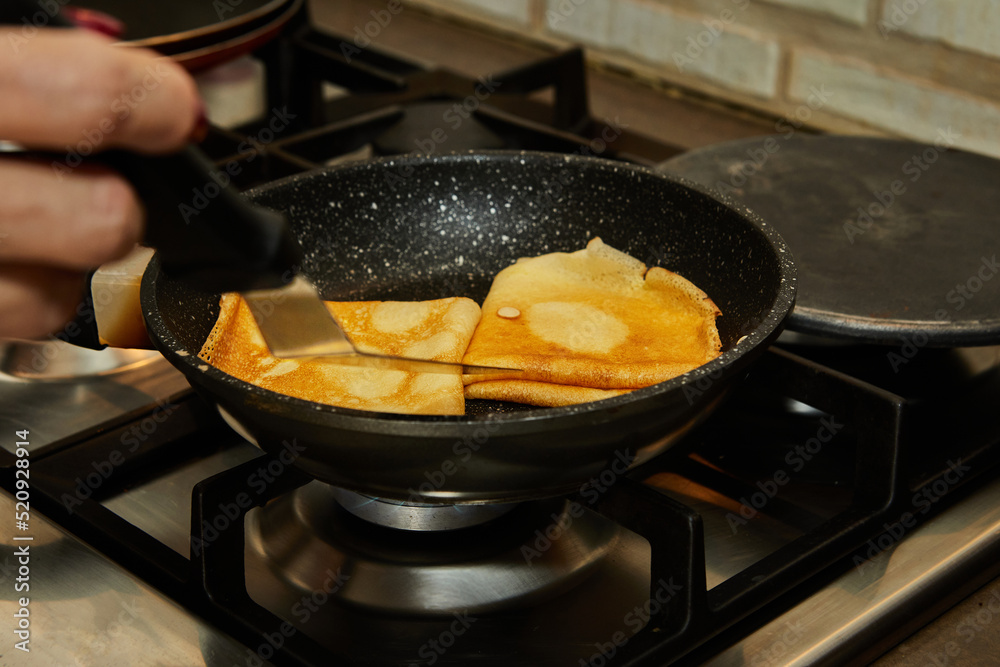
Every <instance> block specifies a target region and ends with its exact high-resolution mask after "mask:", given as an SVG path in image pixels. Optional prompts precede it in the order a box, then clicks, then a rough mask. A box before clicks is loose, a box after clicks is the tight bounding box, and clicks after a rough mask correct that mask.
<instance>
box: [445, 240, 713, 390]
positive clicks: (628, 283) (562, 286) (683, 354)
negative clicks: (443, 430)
mask: <svg viewBox="0 0 1000 667" xmlns="http://www.w3.org/2000/svg"><path fill="white" fill-rule="evenodd" d="M720 314H721V313H720V312H719V309H718V308H717V307H716V306H715V304H714V303H713V302H712V300H711V299H710V298H709V297H708V296H707V295H706V294H705V293H704V292H702V291H701V290H700V289H698V288H697V287H696V286H694V285H693V284H692V283H691V282H689V281H687V280H686V279H684V278H683V277H681V276H679V275H677V274H676V273H673V272H671V271H668V270H666V269H664V268H661V267H653V268H651V269H649V270H647V269H646V265H645V264H643V263H642V262H640V261H639V260H637V259H635V258H633V257H631V256H629V255H627V254H625V253H623V252H620V251H618V250H615V249H614V248H611V247H610V246H607V245H605V244H604V243H602V242H601V240H600V239H599V238H595V239H593V240H592V241H590V243H588V244H587V247H586V248H585V249H583V250H579V251H577V252H573V253H562V252H557V253H550V254H548V255H542V256H540V257H531V258H521V259H519V260H517V262H516V263H514V264H513V265H511V266H509V267H507V268H505V269H504V270H502V271H501V272H500V273H498V274H497V275H496V277H495V278H494V280H493V284H492V286H491V287H490V292H489V294H488V295H487V297H486V300H485V301H484V302H483V308H482V319H481V320H480V322H479V326H478V327H477V328H476V332H475V334H474V335H473V337H472V341H471V343H470V344H469V349H468V351H467V352H466V354H465V358H464V359H463V361H464V363H467V364H482V365H487V366H501V367H506V368H520V369H522V370H523V372H522V373H519V374H516V375H515V374H510V375H503V374H498V375H491V376H489V379H486V380H481V379H480V378H479V377H477V376H465V377H464V380H465V382H466V385H467V386H466V390H465V391H466V398H486V399H494V400H513V401H517V402H520V403H529V404H532V405H541V406H559V405H571V404H574V403H581V402H585V401H591V400H599V399H601V398H608V397H610V396H617V395H619V394H622V393H626V392H628V391H631V390H634V389H638V388H641V387H647V386H649V385H652V384H656V383H658V382H663V381H665V380H669V379H671V378H674V377H677V376H678V375H681V374H683V373H686V372H688V371H690V370H693V369H695V368H697V367H698V366H701V365H702V364H705V363H707V362H709V361H711V360H712V359H714V358H715V357H717V356H718V355H719V353H720V350H721V348H722V343H721V341H720V339H719V332H718V330H717V329H716V326H715V318H716V317H717V316H718V315H720Z"/></svg>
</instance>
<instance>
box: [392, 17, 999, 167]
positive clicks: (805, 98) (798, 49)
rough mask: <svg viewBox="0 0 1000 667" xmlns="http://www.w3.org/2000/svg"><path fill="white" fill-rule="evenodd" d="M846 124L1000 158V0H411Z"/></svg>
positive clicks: (848, 129) (822, 122)
mask: <svg viewBox="0 0 1000 667" xmlns="http://www.w3.org/2000/svg"><path fill="white" fill-rule="evenodd" d="M408 2H409V4H411V5H414V6H418V7H421V8H423V9H426V10H429V11H432V12H440V13H445V14H447V15H449V16H452V17H457V18H459V19H461V20H465V21H471V22H474V23H477V24H478V25H480V26H482V27H483V28H484V29H488V30H493V31H496V30H501V31H505V32H509V33H514V34H517V35H519V36H520V37H521V38H526V39H529V40H535V41H541V42H546V43H550V44H559V45H568V44H581V45H583V46H585V47H586V48H587V52H588V55H589V56H590V58H591V59H592V60H593V61H594V62H595V63H603V64H605V65H608V66H612V67H615V68H618V69H625V70H627V71H630V72H632V73H634V74H635V75H637V76H638V77H640V78H642V79H644V80H647V81H649V82H650V83H651V84H653V85H656V84H661V85H662V84H667V85H676V86H682V87H684V88H688V89H692V90H696V91H700V92H703V93H707V94H710V95H712V96H713V97H720V98H723V99H727V100H730V101H733V102H735V103H738V104H741V105H744V106H749V107H752V108H755V109H759V110H762V111H766V112H769V113H774V114H778V115H780V116H784V117H786V118H787V119H788V120H789V121H790V122H798V121H804V122H808V123H809V124H811V125H814V126H817V127H820V128H823V129H826V130H830V131H835V132H845V133H852V134H885V135H891V136H892V135H894V136H904V137H912V138H915V139H922V140H926V141H933V140H934V139H935V138H936V137H937V136H938V133H939V132H941V131H946V130H948V128H950V131H951V133H952V136H954V135H955V134H956V133H957V135H958V139H957V141H956V144H957V145H959V146H961V147H963V148H966V149H969V150H972V151H976V152H980V153H986V154H989V155H995V156H1000V0H496V1H493V2H491V1H489V0H408Z"/></svg>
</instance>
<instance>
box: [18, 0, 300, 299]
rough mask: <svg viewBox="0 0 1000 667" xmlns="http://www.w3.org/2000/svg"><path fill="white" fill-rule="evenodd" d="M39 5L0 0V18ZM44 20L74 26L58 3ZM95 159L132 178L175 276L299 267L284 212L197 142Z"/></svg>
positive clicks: (265, 276) (224, 278)
mask: <svg viewBox="0 0 1000 667" xmlns="http://www.w3.org/2000/svg"><path fill="white" fill-rule="evenodd" d="M38 13H39V12H38V7H37V3H34V2H31V1H30V0H5V2H3V3H0V23H13V24H19V23H21V21H27V20H28V18H29V17H32V16H34V15H36V14H38ZM45 13H49V10H46V12H45ZM47 21H48V23H47V24H48V25H49V26H50V27H59V28H67V29H73V28H74V25H73V23H72V22H71V21H69V19H67V18H66V17H65V16H63V15H62V13H60V12H59V11H58V7H57V8H56V11H55V12H54V13H51V14H50V15H49V16H48V19H47ZM94 160H95V161H97V162H102V163H104V164H106V165H108V166H110V167H111V168H113V169H115V170H116V171H118V172H119V173H121V174H122V175H123V176H125V178H127V179H128V180H129V181H130V182H131V183H132V186H133V187H134V188H135V190H136V192H137V194H138V195H139V198H140V199H141V200H142V202H143V203H144V204H145V207H146V235H145V245H148V246H151V247H153V248H155V249H156V250H157V251H158V252H159V254H160V261H161V266H162V267H163V269H164V271H165V272H167V273H169V274H171V276H172V277H175V278H178V279H181V280H188V281H190V282H192V283H194V284H196V285H197V286H198V287H201V288H202V289H206V290H213V291H220V292H229V291H244V290H251V289H272V288H276V287H280V286H282V285H284V284H286V283H288V282H289V281H290V280H291V278H292V275H294V273H296V272H297V271H298V266H299V262H300V260H301V258H302V250H301V248H300V247H299V245H298V242H297V241H296V239H295V237H294V236H293V235H292V233H291V230H290V229H289V227H288V222H287V220H286V219H285V217H284V216H283V215H281V214H280V213H278V212H275V211H270V210H267V209H264V208H262V207H259V206H255V205H254V204H251V203H250V202H249V201H247V200H246V199H244V198H243V197H242V196H241V195H240V193H239V192H238V191H237V190H236V188H234V187H233V186H232V185H231V184H230V182H229V181H230V179H229V175H228V174H226V173H224V172H220V171H217V170H215V169H214V165H213V164H212V162H211V161H210V160H209V159H208V158H207V157H206V156H205V154H204V153H202V152H201V150H200V149H199V148H198V147H197V146H195V145H193V144H189V145H188V146H186V147H185V148H183V149H181V150H180V151H178V152H176V153H173V154H171V155H162V156H151V155H139V154H136V153H130V152H126V151H122V150H111V151H106V152H103V153H100V154H99V155H97V156H95V157H94Z"/></svg>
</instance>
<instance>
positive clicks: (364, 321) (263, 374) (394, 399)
mask: <svg viewBox="0 0 1000 667" xmlns="http://www.w3.org/2000/svg"><path fill="white" fill-rule="evenodd" d="M220 306H221V308H220V312H219V319H218V320H217V321H216V324H215V327H214V328H213V329H212V331H211V333H210V334H209V335H208V338H207V339H206V341H205V344H204V345H203V346H202V349H201V352H199V354H198V356H199V358H201V359H203V360H204V361H206V362H208V363H210V364H211V365H213V366H215V367H216V368H218V369H219V370H221V371H223V372H225V373H228V374H229V375H232V376H234V377H237V378H239V379H241V380H244V381H246V382H249V383H251V384H255V385H257V386H259V387H263V388H264V389H270V390H271V391H274V392H277V393H279V394H286V395H288V396H295V397H298V398H304V399H306V400H308V401H315V402H317V403H327V404H329V405H336V406H340V407H346V408H354V409H357V410H372V411H378V412H396V413H407V414H436V415H460V414H464V412H465V399H464V398H463V395H462V378H461V376H460V375H459V374H457V373H455V374H442V373H411V372H407V371H397V370H384V369H380V368H363V367H357V366H345V365H343V364H338V363H335V362H332V361H328V360H324V359H322V358H315V359H277V358H275V357H274V356H272V355H271V353H270V351H268V349H267V344H266V343H265V342H264V339H263V337H262V336H261V334H260V331H259V330H258V328H257V324H256V322H254V319H253V315H252V314H251V313H250V308H249V306H247V304H246V302H245V301H244V300H243V298H242V297H241V296H239V295H238V294H225V295H223V296H222V299H221V301H220ZM326 306H327V308H328V309H329V310H330V312H331V313H332V314H333V316H334V318H335V319H336V320H337V322H338V323H339V324H340V326H341V328H342V329H343V330H344V332H345V333H346V334H347V336H348V338H350V339H351V341H352V342H353V343H354V344H355V346H356V347H357V348H358V349H360V350H362V351H365V352H375V353H379V354H389V355H394V356H406V357H415V358H418V359H434V360H438V361H450V362H459V361H461V360H462V355H463V354H464V352H465V350H466V348H467V347H468V345H469V340H470V339H471V338H472V332H473V331H474V330H475V328H476V324H477V323H478V322H479V314H480V310H479V306H478V305H477V304H476V302H474V301H472V300H471V299H466V298H461V297H454V298H449V299H438V300H436V301H416V302H401V301H358V302H331V301H328V302H326Z"/></svg>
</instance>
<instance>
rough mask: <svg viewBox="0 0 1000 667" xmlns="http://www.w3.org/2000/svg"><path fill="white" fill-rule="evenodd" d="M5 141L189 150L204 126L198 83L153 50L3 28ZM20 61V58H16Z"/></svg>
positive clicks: (1, 121)
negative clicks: (28, 34) (187, 144)
mask: <svg viewBox="0 0 1000 667" xmlns="http://www.w3.org/2000/svg"><path fill="white" fill-rule="evenodd" d="M8 43H9V45H10V50H9V51H6V52H5V53H4V57H2V58H0V99H2V100H4V103H3V104H2V105H0V138H2V139H7V140H9V141H14V142H18V143H21V144H24V145H27V146H30V147H33V148H46V149H54V150H58V151H66V152H71V151H75V152H77V153H79V154H81V155H89V154H90V153H91V152H93V151H95V150H103V149H106V148H111V147H126V148H132V149H136V150H140V151H143V152H151V153H159V152H166V151H170V150H173V149H176V148H179V147H181V146H182V145H183V144H184V143H185V142H187V140H188V138H189V137H190V136H191V135H192V134H193V133H194V132H195V130H196V128H197V126H198V125H199V124H200V123H201V122H203V121H202V120H201V119H202V118H203V116H204V114H203V107H202V106H201V101H200V100H199V98H198V91H197V88H196V87H195V84H194V81H193V80H192V79H191V77H190V76H189V75H188V73H187V72H186V71H184V69H183V68H182V67H180V66H179V65H177V64H176V63H174V62H172V61H170V60H168V59H166V58H161V57H157V56H156V55H155V54H153V53H152V52H151V51H146V50H144V49H135V48H132V47H127V46H114V45H112V42H111V41H110V40H108V39H107V38H105V37H103V36H100V35H95V34H93V33H91V32H89V31H85V30H72V29H68V30H67V29H63V30H60V29H39V30H38V31H37V33H35V34H34V35H33V36H31V37H30V38H25V37H24V36H23V35H21V34H20V31H19V30H18V28H14V27H6V26H4V27H0V44H4V46H5V47H6V46H7V45H8ZM11 56H12V57H11Z"/></svg>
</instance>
